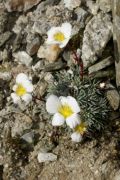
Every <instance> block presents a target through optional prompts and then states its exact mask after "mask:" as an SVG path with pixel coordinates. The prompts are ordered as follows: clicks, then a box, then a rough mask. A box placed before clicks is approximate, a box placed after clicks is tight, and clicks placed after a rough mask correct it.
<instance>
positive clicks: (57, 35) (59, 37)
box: [46, 22, 72, 48]
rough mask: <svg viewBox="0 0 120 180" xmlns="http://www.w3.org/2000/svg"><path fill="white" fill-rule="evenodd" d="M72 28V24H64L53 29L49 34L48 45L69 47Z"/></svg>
mask: <svg viewBox="0 0 120 180" xmlns="http://www.w3.org/2000/svg"><path fill="white" fill-rule="evenodd" d="M71 31H72V26H71V24H70V23H67V22H66V23H63V24H62V26H61V27H60V26H59V27H52V28H51V29H50V30H49V31H48V32H47V35H48V39H47V41H46V43H47V44H57V45H59V47H60V48H63V47H65V46H66V45H67V43H68V41H69V40H70V38H71Z"/></svg>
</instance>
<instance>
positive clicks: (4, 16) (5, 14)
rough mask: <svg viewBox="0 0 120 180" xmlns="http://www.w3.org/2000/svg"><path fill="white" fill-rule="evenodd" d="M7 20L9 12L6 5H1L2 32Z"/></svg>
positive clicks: (0, 20)
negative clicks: (5, 9) (5, 7)
mask: <svg viewBox="0 0 120 180" xmlns="http://www.w3.org/2000/svg"><path fill="white" fill-rule="evenodd" d="M6 22H7V13H6V12H5V11H4V7H3V6H0V34H1V33H2V32H3V31H4V29H5V25H6Z"/></svg>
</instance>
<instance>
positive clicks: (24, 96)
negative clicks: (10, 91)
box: [21, 93, 32, 104]
mask: <svg viewBox="0 0 120 180" xmlns="http://www.w3.org/2000/svg"><path fill="white" fill-rule="evenodd" d="M21 98H22V100H23V101H25V102H26V104H29V103H30V101H32V95H31V94H28V93H27V94H25V95H23V96H22V97H21Z"/></svg>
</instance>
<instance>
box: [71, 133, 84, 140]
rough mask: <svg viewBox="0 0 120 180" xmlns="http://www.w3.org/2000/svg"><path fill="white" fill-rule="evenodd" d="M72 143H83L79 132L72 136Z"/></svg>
mask: <svg viewBox="0 0 120 180" xmlns="http://www.w3.org/2000/svg"><path fill="white" fill-rule="evenodd" d="M71 138H72V141H74V142H81V141H82V135H81V134H80V133H78V132H74V133H72V135H71Z"/></svg>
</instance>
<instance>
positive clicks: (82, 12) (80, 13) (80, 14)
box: [74, 7, 88, 28]
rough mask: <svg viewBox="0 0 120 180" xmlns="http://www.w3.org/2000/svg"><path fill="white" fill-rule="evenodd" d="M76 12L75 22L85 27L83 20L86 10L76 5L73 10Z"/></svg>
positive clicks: (85, 16)
mask: <svg viewBox="0 0 120 180" xmlns="http://www.w3.org/2000/svg"><path fill="white" fill-rule="evenodd" d="M74 12H75V13H76V14H77V22H80V27H81V28H82V27H83V28H84V27H85V20H86V18H87V17H88V12H87V11H86V10H84V9H83V8H81V7H78V8H76V9H75V11H74Z"/></svg>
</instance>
